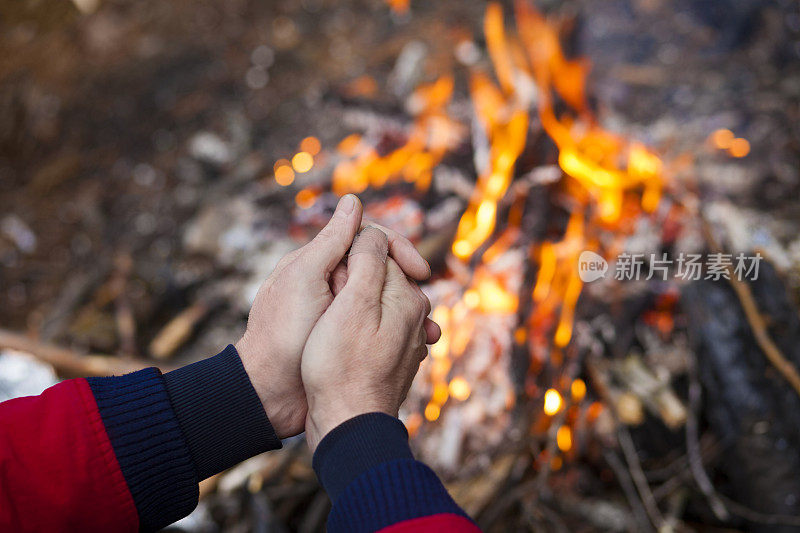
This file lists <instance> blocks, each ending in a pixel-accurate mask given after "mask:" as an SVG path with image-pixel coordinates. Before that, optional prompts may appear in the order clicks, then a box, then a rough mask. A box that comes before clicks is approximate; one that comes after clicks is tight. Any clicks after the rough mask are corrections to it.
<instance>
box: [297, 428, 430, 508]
mask: <svg viewBox="0 0 800 533" xmlns="http://www.w3.org/2000/svg"><path fill="white" fill-rule="evenodd" d="M413 458H414V456H413V454H412V453H411V448H410V447H409V445H408V432H407V431H406V427H405V426H404V425H403V423H402V422H400V420H398V419H397V418H394V417H393V416H389V415H387V414H385V413H367V414H363V415H359V416H356V417H354V418H351V419H350V420H347V421H346V422H344V423H342V424H340V425H338V426H336V428H334V429H333V431H331V432H330V433H328V434H327V435H325V437H324V438H323V439H322V441H321V442H320V443H319V445H318V446H317V450H316V451H315V452H314V459H313V461H312V465H313V467H314V471H315V472H316V473H317V477H318V478H319V480H320V483H322V486H323V487H325V491H326V492H327V493H328V496H330V498H331V500H332V501H333V502H336V501H337V500H338V498H339V495H340V494H341V493H342V491H344V489H345V488H346V487H347V486H348V485H349V484H350V482H351V481H353V480H354V479H356V478H357V477H358V476H360V475H361V474H362V473H364V472H366V471H368V470H370V469H371V468H373V467H375V466H377V465H379V464H381V463H385V462H387V461H393V460H396V459H413Z"/></svg>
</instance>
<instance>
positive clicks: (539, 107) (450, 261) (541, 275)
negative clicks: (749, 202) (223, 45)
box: [274, 1, 667, 469]
mask: <svg viewBox="0 0 800 533" xmlns="http://www.w3.org/2000/svg"><path fill="white" fill-rule="evenodd" d="M394 7H395V9H398V10H402V9H404V8H403V6H397V5H395V6H394ZM514 15H515V18H516V25H515V26H514V27H513V28H511V29H508V28H507V27H506V23H505V21H504V12H503V9H502V7H501V6H500V4H497V3H490V4H488V7H487V9H486V14H485V18H484V36H485V40H486V47H487V55H488V57H489V58H490V61H488V62H486V64H480V65H476V66H474V67H472V68H470V69H469V73H468V78H469V88H468V94H467V97H468V98H469V104H470V106H471V107H472V109H471V111H470V113H469V115H468V116H467V117H466V120H464V119H463V118H460V117H456V116H453V115H452V114H451V113H450V112H449V108H450V107H452V106H453V99H454V96H453V95H454V86H455V82H454V78H455V76H454V75H453V73H451V72H447V73H442V74H441V75H440V76H439V77H438V78H437V79H435V80H434V81H431V82H429V83H425V84H422V85H420V86H419V87H417V88H416V90H414V92H413V93H412V94H411V95H410V96H409V97H408V98H407V101H406V109H407V111H408V113H409V123H408V125H396V124H392V125H387V124H385V123H384V122H381V121H374V122H372V123H369V124H368V125H367V127H366V131H361V132H356V133H352V134H350V135H348V136H346V137H345V138H344V139H343V140H342V141H341V142H339V144H338V146H336V148H335V150H332V151H331V152H330V153H321V154H320V153H319V143H318V141H316V138H315V137H309V138H307V139H305V140H304V141H303V142H301V143H300V146H299V151H298V152H297V153H296V154H295V155H293V156H292V158H291V162H290V161H289V160H287V159H282V160H279V161H278V162H276V164H275V175H274V179H275V181H276V182H277V183H278V184H279V185H282V186H288V185H291V184H292V182H293V181H294V176H295V173H297V175H298V176H301V175H302V174H303V173H305V172H307V171H309V170H311V167H312V166H313V158H314V156H318V157H319V158H320V159H322V160H323V161H326V163H327V165H329V166H331V167H333V169H332V171H331V172H330V173H329V174H330V175H331V183H330V184H329V185H330V188H331V190H332V191H333V192H334V193H335V194H337V195H341V194H345V193H351V192H352V193H357V194H363V193H365V191H368V190H370V191H373V190H385V189H389V190H391V195H392V197H391V198H389V199H388V200H381V199H380V196H369V198H370V201H369V202H368V203H367V212H368V213H370V214H372V216H374V217H375V218H377V219H378V220H379V221H382V222H387V223H388V224H389V225H393V224H392V223H393V222H395V223H396V222H398V221H399V222H400V226H399V229H401V230H404V229H408V226H425V225H426V221H425V216H424V214H423V212H422V210H421V209H420V210H418V211H417V212H414V215H416V217H415V218H413V220H405V219H402V218H401V219H399V220H397V215H396V211H398V210H400V211H402V210H403V209H404V207H405V206H406V204H407V202H408V201H410V200H406V198H408V199H412V198H413V199H417V201H422V202H426V203H434V204H435V203H438V202H440V201H441V197H442V196H443V194H442V191H441V190H435V188H434V189H432V182H433V181H434V177H435V176H436V179H437V181H446V180H447V177H446V176H447V172H449V169H448V164H447V158H448V156H452V155H453V154H456V153H458V154H462V155H463V154H465V153H467V154H469V153H470V152H471V156H472V160H473V164H474V170H473V169H468V170H467V169H460V170H464V171H465V172H464V174H463V175H459V176H458V178H457V179H459V180H460V181H459V182H458V184H457V190H455V191H453V192H455V193H456V195H457V197H459V198H460V199H461V200H462V201H464V202H466V208H465V209H464V211H463V214H461V216H460V218H459V220H458V223H457V225H456V227H455V231H454V233H453V236H452V239H451V242H449V243H447V245H448V249H446V250H445V249H443V247H442V245H440V249H438V250H433V251H429V252H428V253H430V254H432V255H431V256H430V258H431V259H433V260H438V261H436V262H438V263H440V264H441V267H440V268H439V270H438V271H437V272H436V273H435V280H434V281H433V282H432V283H431V284H430V285H428V286H426V287H424V290H425V291H426V293H427V294H429V296H430V297H431V300H432V302H433V305H434V310H433V319H434V320H435V321H436V322H438V323H439V324H440V325H441V327H442V339H441V340H440V341H439V342H438V343H437V344H436V345H434V346H433V347H432V348H431V357H430V359H429V360H428V361H426V362H425V363H424V364H423V366H422V369H421V372H420V375H419V378H418V380H417V382H416V383H415V386H414V388H413V390H412V393H411V397H410V400H409V401H408V402H407V404H406V405H407V411H406V413H405V414H404V421H405V423H406V425H407V426H408V428H409V430H410V431H411V433H412V435H416V434H421V435H423V436H424V440H425V442H426V444H427V446H428V447H429V448H430V449H431V450H432V451H431V453H433V454H435V455H436V457H434V458H433V459H434V461H435V462H437V463H438V464H439V465H440V466H442V467H446V468H450V469H455V468H456V467H458V465H460V463H461V455H460V453H461V449H462V441H463V440H464V439H467V437H469V435H468V434H469V433H470V428H480V427H481V426H482V425H485V424H497V425H498V426H500V427H504V429H503V430H501V431H497V432H495V433H494V435H496V436H498V438H501V437H500V436H501V435H503V434H504V433H505V432H506V431H507V430H508V428H509V424H510V417H509V416H508V413H510V412H511V410H512V409H513V407H514V405H515V403H516V402H517V401H522V402H525V403H526V404H530V403H533V404H535V405H538V406H539V411H540V413H539V415H537V416H536V417H535V419H534V420H532V421H531V425H530V429H531V431H532V432H534V433H535V434H537V435H544V434H546V433H547V432H548V431H550V430H551V428H552V429H553V433H554V434H555V435H556V443H557V448H558V450H543V451H542V452H541V453H540V454H538V455H537V457H536V460H537V461H538V462H539V463H541V464H540V465H539V467H540V468H550V467H552V466H557V465H560V464H561V461H562V454H563V456H567V457H570V458H574V457H575V456H576V454H575V453H570V452H571V450H572V447H573V438H572V434H573V432H574V430H575V426H576V425H577V424H579V423H581V424H586V423H587V422H588V423H593V422H594V421H595V420H596V419H597V418H598V417H599V416H601V414H602V412H603V403H602V402H601V401H594V402H592V401H591V400H589V399H587V398H586V385H585V383H584V381H582V380H581V379H580V378H577V377H575V375H574V374H576V373H581V372H582V370H580V364H579V363H578V361H577V359H578V356H577V355H576V353H575V352H576V351H577V350H578V348H577V347H575V346H571V341H572V339H573V329H574V326H575V312H576V306H577V303H578V299H579V297H580V295H581V292H582V291H583V282H582V281H581V279H580V277H579V275H578V257H579V255H580V254H581V252H584V251H587V250H588V251H592V252H595V253H598V254H601V255H604V256H610V255H611V253H612V252H613V251H614V250H615V249H616V247H618V246H619V243H620V242H621V240H622V239H624V238H625V237H626V236H628V235H630V234H631V232H632V230H633V228H634V227H635V226H636V224H637V221H638V220H639V219H640V218H641V217H650V218H652V217H654V213H655V212H656V211H657V209H658V207H659V202H660V199H661V193H662V189H663V188H664V186H665V183H666V181H667V180H666V176H665V169H664V165H663V163H662V161H661V159H660V158H659V157H658V156H657V155H656V153H655V152H654V151H653V150H651V149H649V148H647V147H646V146H644V145H643V144H642V143H640V142H637V141H635V140H632V139H628V138H625V137H623V136H620V135H617V134H614V133H612V132H610V131H608V130H606V129H604V128H603V127H602V126H601V124H600V123H599V121H598V120H597V118H596V117H595V116H594V115H593V113H592V111H591V108H590V106H589V105H588V103H587V101H586V91H587V87H586V80H587V74H588V71H589V67H590V66H589V64H588V62H587V61H585V60H582V59H569V58H567V57H566V56H565V53H564V51H563V50H562V47H561V45H560V41H559V35H558V29H557V25H556V24H555V23H553V22H549V21H547V20H546V19H545V18H544V17H543V16H542V15H541V14H540V13H539V12H538V11H536V10H535V9H534V8H533V7H532V6H531V5H530V4H529V3H527V2H525V1H519V2H517V3H516V7H515V10H514ZM542 134H544V135H542ZM545 136H546V137H545ZM548 141H549V142H548ZM548 149H549V150H554V151H555V152H556V153H557V156H556V160H557V162H558V166H559V167H560V168H555V167H548V166H543V165H542V163H543V162H547V158H544V161H542V159H541V158H540V157H537V156H538V154H537V151H538V152H542V151H544V150H548ZM467 172H474V174H475V176H476V177H475V178H474V185H470V183H469V182H470V181H471V180H470V177H469V175H468V174H467ZM322 173H326V171H322ZM288 175H291V176H292V179H291V180H289V179H287V178H286V176H288ZM405 184H408V185H405ZM323 187H324V184H319V183H317V184H315V186H313V187H305V188H303V189H301V190H300V191H298V192H297V195H296V198H295V200H296V203H297V206H298V208H299V209H301V210H307V209H310V208H312V207H313V203H314V199H315V198H317V197H318V196H319V194H320V192H321V191H322V190H323ZM453 188H454V189H455V188H456V185H454V186H453ZM402 191H405V192H402ZM401 194H402V195H404V196H398V195H401ZM535 195H538V196H544V197H546V198H547V201H548V202H549V203H550V204H551V205H553V206H557V208H558V209H560V210H561V211H562V215H563V216H562V219H561V220H558V221H557V223H555V224H551V223H548V222H547V221H546V220H543V219H542V218H540V216H541V215H543V214H544V213H537V212H536V208H537V207H538V206H539V205H540V204H539V203H538V202H536V201H531V199H530V197H531V196H535ZM405 209H408V210H411V209H412V208H410V207H405ZM435 211H436V209H435V208H434V212H433V213H430V214H429V215H428V217H429V218H431V217H434V216H435V215H436V212H435ZM662 216H663V215H662ZM405 218H411V217H405ZM403 224H407V225H403ZM535 225H539V226H543V227H534V226H535ZM537 233H538V234H537ZM413 234H414V235H412V236H416V237H417V238H418V240H420V239H421V240H422V241H423V243H424V242H425V235H420V231H419V230H418V229H417V228H415V229H414V231H413ZM423 249H425V250H428V248H427V247H426V246H423ZM441 256H443V257H441ZM512 352H518V355H519V354H522V353H524V354H525V356H526V357H528V358H529V359H530V362H531V364H530V368H529V369H528V370H527V371H526V372H525V375H519V376H510V375H509V373H508V368H509V366H510V362H511V356H512ZM515 380H517V381H518V382H519V383H516V384H515V383H514V381H515ZM473 389H474V390H475V391H476V394H475V395H474V396H473V400H472V401H470V396H471V393H472V391H473ZM562 412H563V415H562V416H559V413H562ZM589 412H590V413H591V416H588V413H589ZM435 422H436V424H433V423H435ZM584 429H585V428H584ZM432 435H433V436H432ZM474 444H476V445H477V449H484V450H485V449H486V445H487V444H490V445H494V446H496V445H498V444H499V441H497V442H493V443H491V442H490V443H487V442H481V441H478V442H475V443H474ZM433 450H436V451H433ZM548 465H549V466H548Z"/></svg>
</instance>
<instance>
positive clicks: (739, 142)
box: [728, 138, 750, 157]
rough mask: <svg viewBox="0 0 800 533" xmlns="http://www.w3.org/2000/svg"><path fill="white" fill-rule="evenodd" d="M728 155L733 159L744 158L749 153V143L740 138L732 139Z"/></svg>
mask: <svg viewBox="0 0 800 533" xmlns="http://www.w3.org/2000/svg"><path fill="white" fill-rule="evenodd" d="M728 153H729V154H731V155H732V156H733V157H744V156H746V155H747V154H749V153H750V142H749V141H748V140H747V139H742V138H736V139H733V140H732V141H731V145H730V147H729V148H728Z"/></svg>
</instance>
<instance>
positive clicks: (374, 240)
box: [342, 226, 389, 304]
mask: <svg viewBox="0 0 800 533" xmlns="http://www.w3.org/2000/svg"><path fill="white" fill-rule="evenodd" d="M388 253H389V240H388V238H387V237H386V234H385V233H384V232H382V231H381V230H379V229H378V228H375V227H372V226H367V227H366V228H364V229H363V230H361V233H359V234H358V236H357V237H356V240H355V241H354V242H353V246H352V248H350V256H349V257H348V258H347V283H346V284H345V286H344V289H342V292H343V293H345V292H349V293H350V294H351V296H357V297H358V299H359V300H361V301H364V302H365V303H367V304H380V301H381V292H383V282H384V281H385V279H386V256H387V255H388Z"/></svg>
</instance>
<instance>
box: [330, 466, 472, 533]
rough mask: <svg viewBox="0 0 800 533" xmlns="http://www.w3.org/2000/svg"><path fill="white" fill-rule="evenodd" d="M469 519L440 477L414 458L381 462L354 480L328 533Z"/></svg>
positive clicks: (336, 509) (357, 532) (332, 516)
mask: <svg viewBox="0 0 800 533" xmlns="http://www.w3.org/2000/svg"><path fill="white" fill-rule="evenodd" d="M442 513H449V514H455V515H458V516H462V517H464V518H466V519H469V516H467V515H466V514H465V513H464V511H463V510H462V509H461V508H460V507H459V506H458V505H457V504H456V502H454V501H453V499H452V498H451V497H450V495H449V494H448V493H447V489H445V487H444V485H442V482H441V481H439V478H438V477H437V476H436V474H435V473H434V472H433V470H431V469H430V468H428V467H427V466H425V465H424V464H422V463H420V462H419V461H415V460H413V459H397V460H393V461H389V462H386V463H381V464H379V465H377V466H375V467H373V468H372V469H370V470H368V471H366V472H364V473H363V474H361V475H360V476H358V477H357V478H356V479H355V480H353V481H352V482H351V483H350V484H349V485H348V486H347V488H346V489H345V490H344V491H343V492H342V494H341V495H340V497H339V499H338V500H337V501H336V503H335V504H334V506H333V509H332V510H331V513H330V515H328V527H327V531H328V533H339V532H342V533H345V532H347V533H361V532H363V533H366V532H368V531H378V530H380V529H383V528H385V527H388V526H390V525H392V524H398V523H400V522H403V521H405V520H413V519H415V518H421V517H423V516H431V515H436V514H442Z"/></svg>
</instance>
